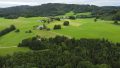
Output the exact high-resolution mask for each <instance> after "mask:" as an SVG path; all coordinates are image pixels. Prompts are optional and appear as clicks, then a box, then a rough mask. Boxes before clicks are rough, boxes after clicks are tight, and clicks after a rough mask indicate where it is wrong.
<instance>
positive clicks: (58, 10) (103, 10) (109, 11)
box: [0, 3, 120, 18]
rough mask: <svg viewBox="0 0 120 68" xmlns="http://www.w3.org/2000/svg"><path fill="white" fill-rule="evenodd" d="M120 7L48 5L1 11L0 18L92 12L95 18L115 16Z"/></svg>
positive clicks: (16, 7)
mask: <svg viewBox="0 0 120 68" xmlns="http://www.w3.org/2000/svg"><path fill="white" fill-rule="evenodd" d="M118 10H120V7H119V6H117V7H115V6H103V7H98V6H95V5H77V4H60V3H48V4H42V5H39V6H26V5H25V6H15V7H9V8H1V9H0V17H5V18H17V17H20V16H22V17H37V16H56V15H63V14H65V13H67V12H70V11H73V12H75V13H82V12H92V14H93V15H94V16H99V17H103V16H106V15H107V16H110V17H112V16H114V15H115V14H116V13H117V12H118Z"/></svg>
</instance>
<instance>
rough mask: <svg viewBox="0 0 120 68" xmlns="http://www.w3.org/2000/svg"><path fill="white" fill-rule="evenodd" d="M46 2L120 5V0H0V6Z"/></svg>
mask: <svg viewBox="0 0 120 68" xmlns="http://www.w3.org/2000/svg"><path fill="white" fill-rule="evenodd" d="M44 3H68V4H92V5H98V6H118V5H119V6H120V0H0V7H10V6H17V5H32V6H33V5H41V4H44Z"/></svg>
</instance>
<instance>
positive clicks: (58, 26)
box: [53, 25, 61, 30]
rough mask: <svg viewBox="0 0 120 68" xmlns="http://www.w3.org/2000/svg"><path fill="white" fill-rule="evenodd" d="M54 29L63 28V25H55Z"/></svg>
mask: <svg viewBox="0 0 120 68" xmlns="http://www.w3.org/2000/svg"><path fill="white" fill-rule="evenodd" d="M53 29H54V30H56V29H61V25H54V28H53Z"/></svg>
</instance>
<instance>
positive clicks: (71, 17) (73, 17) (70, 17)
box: [68, 16, 76, 20]
mask: <svg viewBox="0 0 120 68" xmlns="http://www.w3.org/2000/svg"><path fill="white" fill-rule="evenodd" d="M68 19H72V20H75V19H76V17H75V16H69V18H68Z"/></svg>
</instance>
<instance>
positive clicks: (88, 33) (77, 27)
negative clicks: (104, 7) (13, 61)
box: [0, 12, 120, 55]
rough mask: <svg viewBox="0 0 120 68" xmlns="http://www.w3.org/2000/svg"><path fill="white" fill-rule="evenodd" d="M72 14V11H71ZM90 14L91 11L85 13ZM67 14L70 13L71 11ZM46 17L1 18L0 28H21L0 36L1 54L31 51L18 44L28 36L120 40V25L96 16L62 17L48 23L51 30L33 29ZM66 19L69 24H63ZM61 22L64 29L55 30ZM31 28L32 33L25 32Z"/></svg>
mask: <svg viewBox="0 0 120 68" xmlns="http://www.w3.org/2000/svg"><path fill="white" fill-rule="evenodd" d="M71 14H72V12H71ZM85 14H89V13H85ZM66 15H70V14H69V13H68V14H66ZM43 19H46V18H43V17H32V18H23V17H20V18H18V19H4V18H0V30H3V29H5V28H7V27H9V26H10V25H12V24H13V25H15V26H16V28H17V29H19V30H20V32H19V33H16V32H15V31H12V32H10V33H8V34H6V35H4V36H2V37H0V55H6V54H12V53H14V52H19V51H23V52H26V51H29V49H28V48H18V47H17V45H18V44H19V43H20V42H21V41H22V40H23V39H26V38H30V37H33V36H36V35H39V36H41V37H46V38H49V37H54V36H56V35H65V36H67V37H70V38H76V39H79V38H101V39H102V38H105V39H108V40H110V41H112V42H120V25H115V24H113V21H104V20H98V21H97V22H94V18H85V19H76V20H69V19H62V20H61V21H54V22H51V23H50V24H46V25H47V27H48V28H51V30H50V31H47V30H37V29H33V26H36V25H38V26H40V25H43V23H42V22H39V20H43ZM64 21H69V22H70V25H69V26H63V22H64ZM56 24H60V25H61V26H62V29H60V30H53V27H54V25H56ZM28 30H31V31H32V33H25V32H26V31H28Z"/></svg>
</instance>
